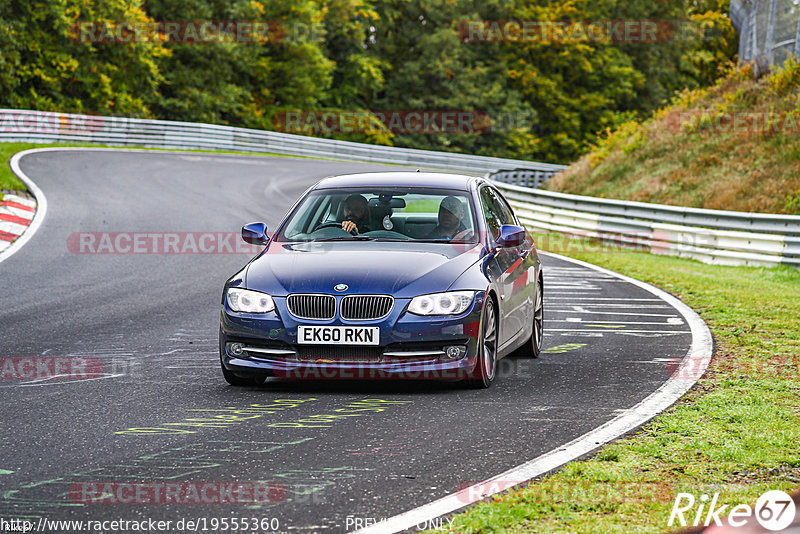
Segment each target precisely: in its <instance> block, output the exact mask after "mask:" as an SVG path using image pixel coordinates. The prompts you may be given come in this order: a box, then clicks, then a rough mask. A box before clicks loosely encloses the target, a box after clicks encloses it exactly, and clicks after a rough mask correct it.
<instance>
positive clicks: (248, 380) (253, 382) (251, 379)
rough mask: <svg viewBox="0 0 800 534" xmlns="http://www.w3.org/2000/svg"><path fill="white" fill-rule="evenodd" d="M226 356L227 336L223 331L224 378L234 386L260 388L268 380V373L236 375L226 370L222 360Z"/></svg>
mask: <svg viewBox="0 0 800 534" xmlns="http://www.w3.org/2000/svg"><path fill="white" fill-rule="evenodd" d="M224 356H225V334H223V333H222V329H221V328H220V331H219V366H220V368H221V369H222V377H223V378H224V379H225V381H226V382H227V383H228V384H230V385H232V386H260V385H262V384H263V383H264V382H265V381H266V379H267V376H268V375H267V373H234V372H233V371H230V370H228V369H226V368H225V364H224V363H222V358H223V357H224Z"/></svg>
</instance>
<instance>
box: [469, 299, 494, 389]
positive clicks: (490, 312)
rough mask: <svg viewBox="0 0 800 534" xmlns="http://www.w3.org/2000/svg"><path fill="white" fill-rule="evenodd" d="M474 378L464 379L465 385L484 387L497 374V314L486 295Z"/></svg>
mask: <svg viewBox="0 0 800 534" xmlns="http://www.w3.org/2000/svg"><path fill="white" fill-rule="evenodd" d="M475 367H476V368H475V374H474V375H473V377H474V378H470V379H468V380H466V385H467V387H470V388H473V389H486V388H488V387H489V386H491V385H492V382H493V381H494V379H495V375H496V374H497V314H496V312H495V306H494V301H493V300H492V299H491V297H489V296H488V295H487V296H486V304H484V306H483V314H482V317H481V336H480V341H479V342H478V363H477V365H476V366H475Z"/></svg>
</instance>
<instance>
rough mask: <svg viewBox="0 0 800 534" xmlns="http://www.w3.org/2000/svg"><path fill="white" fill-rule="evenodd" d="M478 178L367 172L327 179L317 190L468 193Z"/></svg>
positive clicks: (437, 174)
mask: <svg viewBox="0 0 800 534" xmlns="http://www.w3.org/2000/svg"><path fill="white" fill-rule="evenodd" d="M476 178H477V177H476V176H467V175H463V174H447V173H439V172H408V171H399V172H365V173H360V174H343V175H341V176H331V177H328V178H325V179H323V180H322V181H320V182H319V183H318V184H317V185H316V187H315V189H330V188H334V187H382V186H399V187H435V188H443V189H458V190H462V191H467V190H469V185H470V182H471V181H473V180H475V179H476Z"/></svg>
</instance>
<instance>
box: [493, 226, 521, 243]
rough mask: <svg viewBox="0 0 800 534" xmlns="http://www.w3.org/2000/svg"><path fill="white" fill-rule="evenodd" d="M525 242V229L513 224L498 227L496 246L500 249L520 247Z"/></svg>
mask: <svg viewBox="0 0 800 534" xmlns="http://www.w3.org/2000/svg"><path fill="white" fill-rule="evenodd" d="M524 241H525V228H523V227H522V226H517V225H514V224H504V225H503V226H501V227H500V235H499V236H498V237H497V244H498V245H500V247H502V248H513V247H518V246H520V245H521V244H522V243H523V242H524Z"/></svg>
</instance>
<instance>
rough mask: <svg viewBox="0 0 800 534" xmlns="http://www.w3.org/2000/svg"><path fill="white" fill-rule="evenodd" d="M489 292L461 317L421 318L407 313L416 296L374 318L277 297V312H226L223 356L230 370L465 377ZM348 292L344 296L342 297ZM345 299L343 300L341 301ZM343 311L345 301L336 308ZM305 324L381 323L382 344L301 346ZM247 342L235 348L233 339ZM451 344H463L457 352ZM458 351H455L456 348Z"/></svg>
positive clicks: (309, 375) (473, 361) (472, 365)
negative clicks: (324, 311)
mask: <svg viewBox="0 0 800 534" xmlns="http://www.w3.org/2000/svg"><path fill="white" fill-rule="evenodd" d="M485 297H486V293H485V292H478V293H477V294H476V297H475V300H474V302H473V303H472V306H471V307H470V309H469V310H467V311H466V312H465V313H464V314H462V315H460V316H456V317H449V316H447V317H446V316H435V317H422V316H418V315H414V314H410V313H407V312H406V308H407V307H408V304H409V302H410V300H409V299H396V300H395V303H394V307H393V309H392V311H391V313H390V314H389V315H388V316H387V317H385V318H384V319H380V320H375V321H345V320H342V319H341V318H339V317H336V318H334V319H331V320H329V321H318V320H305V319H298V318H295V317H294V316H292V315H291V314H290V313H289V310H288V309H287V307H286V298H281V297H274V298H273V300H274V302H275V308H276V309H275V311H274V312H270V313H268V314H263V315H255V314H242V313H236V312H233V311H231V310H230V309H229V308H228V307H227V305H225V307H224V308H223V310H222V313H221V329H220V358H221V361H222V364H223V365H224V366H225V368H226V369H228V370H230V371H233V372H236V373H242V374H254V373H262V374H269V375H273V376H277V377H283V378H297V379H315V378H316V379H336V378H341V379H433V380H461V379H465V378H470V377H472V376H473V374H474V373H475V371H476V366H477V360H478V336H479V332H480V317H481V312H482V309H483V302H484V299H485ZM339 298H341V297H340V296H338V295H337V299H339ZM337 304H338V303H337ZM337 309H338V307H337ZM301 325H318V326H320V325H324V326H371V327H376V326H377V327H378V328H379V332H380V334H379V343H378V346H370V347H366V346H353V347H350V346H346V345H302V344H298V343H297V331H298V327H299V326H301ZM232 343H236V344H239V345H240V346H239V347H237V349H238V350H231V349H232V347H231V344H232ZM447 347H460V348H461V353H460V354H459V355H458V356H457V357H454V356H453V355H452V354H451V355H450V356H448V355H447V353H446V348H447ZM451 352H452V350H451Z"/></svg>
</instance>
